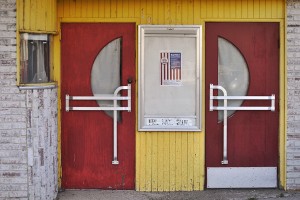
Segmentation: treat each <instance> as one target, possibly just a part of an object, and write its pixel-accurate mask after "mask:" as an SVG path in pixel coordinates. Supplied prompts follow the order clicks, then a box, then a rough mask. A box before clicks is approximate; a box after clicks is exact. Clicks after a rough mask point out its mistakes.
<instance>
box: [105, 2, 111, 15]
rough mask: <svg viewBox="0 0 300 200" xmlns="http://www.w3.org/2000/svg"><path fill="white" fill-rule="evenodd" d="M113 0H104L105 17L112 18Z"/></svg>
mask: <svg viewBox="0 0 300 200" xmlns="http://www.w3.org/2000/svg"><path fill="white" fill-rule="evenodd" d="M110 2H111V1H104V17H105V18H110V15H111V3H110Z"/></svg>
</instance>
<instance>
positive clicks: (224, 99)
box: [209, 84, 275, 165]
mask: <svg viewBox="0 0 300 200" xmlns="http://www.w3.org/2000/svg"><path fill="white" fill-rule="evenodd" d="M214 89H217V90H221V91H222V92H223V96H214V94H213V90H214ZM209 92H210V98H209V110H210V111H214V110H223V111H224V121H223V160H222V161H221V163H222V164H223V165H226V164H228V158H227V110H270V111H275V95H274V94H273V95H272V96H227V91H226V90H225V88H223V87H222V86H219V85H213V84H210V91H209ZM213 100H223V101H224V106H223V107H220V106H214V105H213ZM227 100H270V101H271V106H270V107H264V106H261V107H254V106H243V107H227Z"/></svg>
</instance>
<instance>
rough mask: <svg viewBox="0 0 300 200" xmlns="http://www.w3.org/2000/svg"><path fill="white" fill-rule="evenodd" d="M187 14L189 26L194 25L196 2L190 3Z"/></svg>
mask: <svg viewBox="0 0 300 200" xmlns="http://www.w3.org/2000/svg"><path fill="white" fill-rule="evenodd" d="M187 12H188V15H187V24H190V25H192V24H193V22H194V1H188V5H187Z"/></svg>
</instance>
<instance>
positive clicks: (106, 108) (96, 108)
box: [69, 107, 130, 111]
mask: <svg viewBox="0 0 300 200" xmlns="http://www.w3.org/2000/svg"><path fill="white" fill-rule="evenodd" d="M69 110H97V111H98V110H127V111H128V110H130V108H129V107H117V108H114V107H69Z"/></svg>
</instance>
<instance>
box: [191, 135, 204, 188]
mask: <svg viewBox="0 0 300 200" xmlns="http://www.w3.org/2000/svg"><path fill="white" fill-rule="evenodd" d="M200 134H202V135H203V133H196V134H194V135H193V148H194V156H193V157H194V163H193V171H194V175H193V176H194V180H193V186H194V190H200V180H201V175H204V173H201V167H202V168H205V166H204V165H203V166H201V164H200V163H201V162H200V158H201V156H203V157H204V152H203V154H202V155H201V154H200V153H201V149H200V145H202V146H204V144H202V143H200ZM202 150H203V151H204V147H203V148H202ZM203 161H204V159H203ZM203 164H204V162H203Z"/></svg>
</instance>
